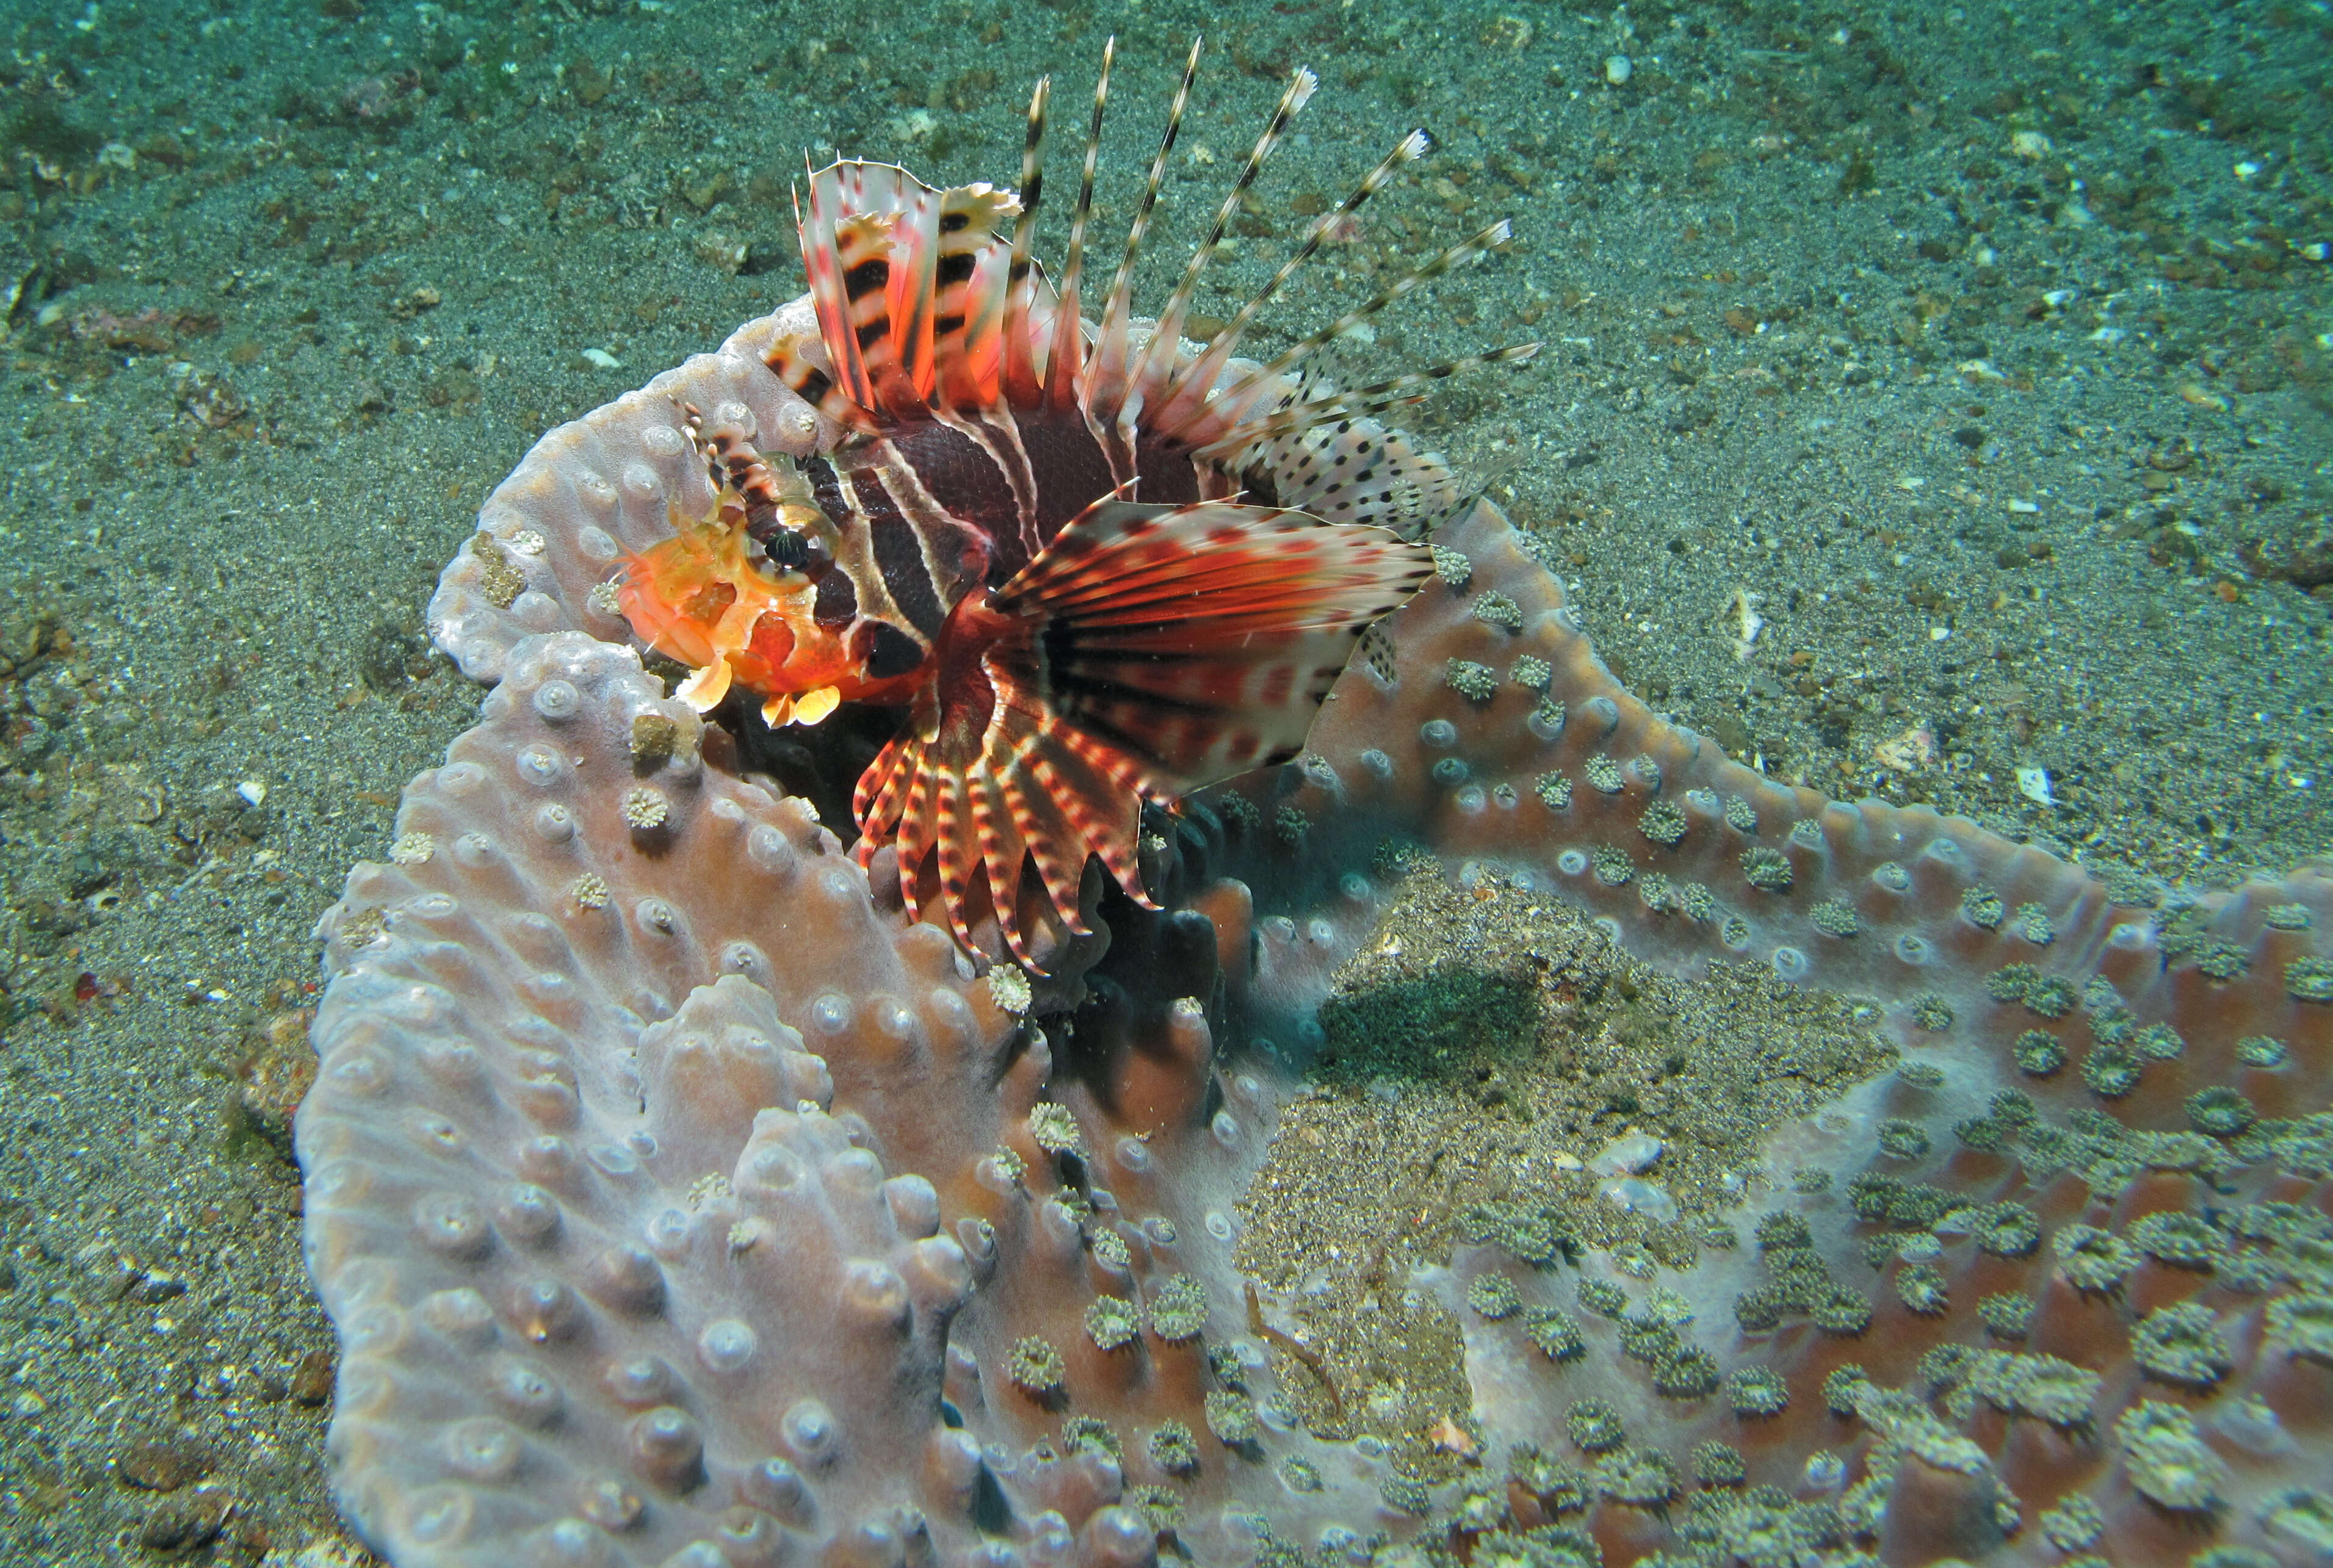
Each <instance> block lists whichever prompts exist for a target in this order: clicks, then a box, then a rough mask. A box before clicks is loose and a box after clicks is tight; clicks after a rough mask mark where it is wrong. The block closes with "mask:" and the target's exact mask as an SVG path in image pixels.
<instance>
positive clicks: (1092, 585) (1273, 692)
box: [855, 500, 1433, 967]
mask: <svg viewBox="0 0 2333 1568" xmlns="http://www.w3.org/2000/svg"><path fill="white" fill-rule="evenodd" d="M1432 570H1433V561H1432V555H1431V553H1430V552H1428V551H1426V549H1424V548H1422V547H1420V546H1416V545H1413V544H1405V543H1404V542H1402V541H1401V540H1399V539H1397V538H1396V537H1395V536H1394V535H1393V534H1388V533H1387V532H1385V531H1384V530H1382V529H1377V528H1360V527H1343V526H1338V525H1335V524H1328V523H1323V522H1321V521H1320V519H1318V518H1315V517H1311V516H1307V515H1304V514H1301V513H1296V512H1289V511H1285V510H1282V509H1279V508H1273V507H1261V506H1242V505H1234V504H1231V503H1228V502H1202V503H1199V504H1197V505H1190V506H1182V507H1169V506H1145V505H1137V504H1135V503H1132V502H1125V501H1115V500H1110V501H1101V502H1098V503H1096V504H1095V505H1092V506H1090V507H1088V508H1087V509H1086V511H1085V512H1084V513H1082V514H1081V515H1080V516H1079V517H1077V518H1076V519H1075V520H1074V521H1073V522H1071V523H1070V524H1068V525H1067V526H1066V527H1064V528H1063V529H1062V530H1061V533H1060V534H1058V535H1056V536H1055V538H1054V540H1053V542H1052V544H1051V545H1049V546H1048V547H1047V548H1046V549H1045V550H1044V552H1043V553H1041V554H1040V555H1039V556H1038V557H1037V558H1036V559H1035V560H1034V561H1032V562H1031V563H1029V564H1028V565H1027V566H1026V567H1025V568H1023V569H1022V572H1020V573H1019V575H1017V576H1016V577H1014V578H1013V581H1012V582H1008V583H1006V584H1005V585H1004V586H1003V588H1001V589H999V590H998V591H997V592H995V593H994V594H993V595H991V596H990V597H989V600H988V602H987V603H986V604H985V605H984V606H980V607H978V608H977V609H976V610H974V611H970V612H967V613H964V614H960V615H959V616H958V617H957V619H956V620H955V621H952V622H951V624H950V627H949V630H948V631H947V632H946V633H944V634H943V643H942V656H943V661H944V664H945V663H946V662H947V661H965V660H973V659H976V660H977V663H978V674H977V678H974V679H967V680H965V681H962V682H958V681H954V680H952V679H951V678H950V676H949V674H948V673H947V671H946V669H943V672H942V675H941V678H940V680H939V683H938V684H939V687H940V688H942V689H980V690H984V691H985V693H986V700H987V707H986V711H985V717H984V719H983V718H982V717H980V716H976V715H949V714H943V715H941V716H940V719H939V722H938V723H937V724H936V725H934V726H923V725H917V724H916V723H914V722H912V721H911V722H910V723H909V725H908V726H907V727H906V728H905V729H904V730H903V731H902V732H901V734H900V735H899V736H898V737H897V738H895V739H894V740H893V741H892V742H891V744H890V745H889V746H888V747H886V748H885V750H884V752H883V755H881V756H879V757H878V758H877V759H876V761H875V764H874V765H872V766H870V767H869V769H868V770H867V773H866V774H865V775H864V776H863V777H862V778H861V779H860V780H859V795H858V799H857V801H856V803H855V809H856V811H857V813H858V816H859V825H860V829H861V832H863V833H864V834H866V835H867V840H868V842H873V843H875V844H877V845H878V846H879V845H881V844H884V843H893V842H896V843H897V844H898V846H899V858H900V866H901V871H902V881H903V883H904V882H907V881H908V880H910V879H911V878H912V877H915V876H917V875H919V874H920V871H921V868H922V863H923V860H924V857H925V856H926V853H929V854H931V855H934V856H936V861H937V865H938V868H939V878H938V882H939V889H940V892H941V895H942V900H943V902H944V903H945V904H946V909H947V916H948V920H949V924H950V926H951V927H952V928H955V930H956V931H957V934H958V936H959V938H966V935H967V933H966V927H967V925H968V921H967V918H966V915H965V910H966V909H968V908H976V907H977V906H978V905H979V904H980V903H981V902H983V901H985V902H986V904H987V905H988V906H989V907H990V908H991V909H993V910H994V913H995V916H996V920H997V925H998V928H999V932H1000V934H1001V935H1002V936H1003V939H1004V941H1005V943H1006V944H1007V945H1008V946H1009V947H1011V948H1012V949H1013V956H1014V957H1017V958H1019V959H1021V961H1022V962H1023V963H1025V964H1031V965H1032V967H1034V962H1033V960H1032V957H1031V956H1030V953H1029V951H1028V947H1027V943H1026V940H1025V938H1024V937H1023V935H1022V928H1023V927H1024V926H1025V924H1026V922H1025V921H1024V920H1022V918H1021V917H1022V909H1021V907H1020V892H1021V886H1022V881H1023V871H1024V868H1026V867H1032V866H1033V868H1034V869H1035V871H1036V873H1037V880H1038V881H1039V882H1041V883H1042V888H1043V893H1044V903H1045V904H1048V905H1050V906H1051V908H1050V911H1046V910H1045V909H1043V908H1042V906H1040V913H1041V914H1042V913H1046V912H1050V914H1051V916H1052V918H1053V919H1055V920H1057V921H1058V922H1059V923H1060V925H1061V928H1063V929H1064V930H1066V931H1069V932H1072V933H1080V932H1082V931H1083V930H1084V929H1085V927H1086V922H1085V921H1084V920H1083V919H1082V918H1081V915H1080V908H1079V893H1080V882H1081V881H1082V880H1083V877H1084V873H1085V866H1086V861H1087V860H1088V859H1089V858H1090V857H1099V859H1100V861H1101V862H1102V865H1103V867H1104V868H1105V869H1106V870H1107V871H1109V875H1110V877H1111V879H1112V880H1114V881H1116V882H1117V884H1118V887H1119V888H1120V889H1121V890H1124V891H1125V892H1126V894H1127V895H1128V897H1129V898H1131V899H1135V900H1136V901H1137V902H1138V903H1141V904H1143V905H1145V906H1146V907H1155V905H1153V904H1152V902H1151V899H1150V898H1149V894H1148V892H1147V889H1146V888H1145V887H1144V885H1143V879H1142V871H1141V864H1140V859H1139V853H1138V851H1139V842H1140V832H1141V822H1142V802H1143V801H1144V800H1145V799H1152V800H1157V799H1165V798H1171V797H1173V796H1176V795H1179V794H1183V793H1185V792H1186V791H1187V790H1190V789H1194V788H1196V787H1198V786H1199V785H1202V784H1209V783H1212V782H1214V781H1215V780H1216V779H1220V778H1225V777H1228V776H1230V775H1231V774H1236V773H1243V772H1245V771H1246V770H1247V769H1249V768H1252V767H1257V766H1263V765H1269V764H1274V763H1280V762H1285V761H1287V760H1288V759H1289V758H1291V757H1292V756H1294V755H1296V754H1297V752H1298V751H1299V750H1300V749H1301V747H1302V746H1303V743H1304V736H1305V732H1306V731H1307V730H1308V729H1309V728H1310V727H1311V722H1312V717H1313V714H1314V713H1315V711H1316V710H1317V709H1318V708H1319V707H1320V700H1321V698H1322V697H1325V696H1326V695H1327V694H1328V690H1329V688H1330V685H1331V684H1333V683H1334V682H1335V680H1336V678H1337V677H1338V675H1339V673H1340V672H1342V670H1343V669H1344V667H1345V663H1346V660H1347V659H1349V658H1350V656H1351V654H1352V651H1353V648H1354V646H1355V644H1356V643H1357V641H1358V640H1359V637H1360V634H1361V633H1362V632H1363V631H1364V630H1367V629H1368V627H1369V626H1370V625H1371V624H1373V623H1374V622H1375V621H1376V620H1378V617H1380V616H1382V615H1384V614H1386V613H1387V611H1392V610H1394V609H1397V608H1398V607H1399V606H1400V605H1401V604H1402V603H1403V602H1404V601H1406V600H1407V598H1408V597H1409V595H1410V593H1411V592H1413V591H1414V590H1415V589H1416V587H1417V585H1418V584H1419V583H1421V582H1424V581H1425V579H1426V577H1427V576H1428V575H1429V574H1430V573H1431V572H1432ZM956 668H958V669H965V668H966V666H965V665H964V664H962V663H958V664H957V666H956Z"/></svg>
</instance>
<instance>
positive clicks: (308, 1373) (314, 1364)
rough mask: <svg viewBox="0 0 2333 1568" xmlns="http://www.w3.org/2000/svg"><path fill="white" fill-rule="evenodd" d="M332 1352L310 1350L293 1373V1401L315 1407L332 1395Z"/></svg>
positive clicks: (310, 1407)
mask: <svg viewBox="0 0 2333 1568" xmlns="http://www.w3.org/2000/svg"><path fill="white" fill-rule="evenodd" d="M332 1371H333V1367H332V1352H330V1351H324V1350H315V1351H310V1352H308V1353H307V1354H306V1355H304V1356H302V1357H301V1358H300V1365H299V1367H298V1369H297V1370H296V1371H293V1374H292V1402H293V1404H295V1405H305V1406H306V1407H308V1409H315V1408H316V1407H317V1406H319V1405H321V1404H322V1403H323V1402H324V1401H325V1400H329V1399H331V1397H332Z"/></svg>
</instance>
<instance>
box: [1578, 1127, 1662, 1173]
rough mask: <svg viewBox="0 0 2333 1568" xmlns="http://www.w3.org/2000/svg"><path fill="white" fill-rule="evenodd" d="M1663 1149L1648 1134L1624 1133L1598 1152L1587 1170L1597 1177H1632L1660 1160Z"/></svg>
mask: <svg viewBox="0 0 2333 1568" xmlns="http://www.w3.org/2000/svg"><path fill="white" fill-rule="evenodd" d="M1665 1147H1666V1146H1665V1145H1664V1144H1663V1143H1662V1142H1661V1140H1659V1139H1657V1138H1655V1137H1654V1136H1652V1135H1651V1134H1650V1133H1647V1132H1636V1131H1629V1132H1626V1133H1623V1134H1622V1135H1621V1136H1619V1137H1618V1138H1616V1139H1614V1140H1612V1141H1611V1142H1609V1143H1608V1144H1606V1145H1605V1146H1604V1147H1603V1148H1602V1149H1601V1150H1598V1151H1597V1155H1596V1158H1595V1159H1591V1160H1589V1162H1588V1169H1589V1170H1591V1171H1593V1172H1595V1173H1596V1174H1597V1175H1598V1176H1633V1175H1635V1174H1636V1173H1637V1172H1638V1171H1640V1170H1644V1169H1648V1168H1649V1167H1651V1165H1652V1164H1653V1162H1654V1161H1655V1160H1657V1159H1660V1157H1661V1152H1662V1150H1663V1149H1664V1148H1665Z"/></svg>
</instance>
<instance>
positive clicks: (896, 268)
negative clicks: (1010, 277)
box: [772, 162, 1020, 428]
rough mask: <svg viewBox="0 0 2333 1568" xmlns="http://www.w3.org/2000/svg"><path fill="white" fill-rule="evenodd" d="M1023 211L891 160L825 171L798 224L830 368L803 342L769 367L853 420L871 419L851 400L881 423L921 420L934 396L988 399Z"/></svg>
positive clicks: (967, 403) (997, 194) (997, 375)
mask: <svg viewBox="0 0 2333 1568" xmlns="http://www.w3.org/2000/svg"><path fill="white" fill-rule="evenodd" d="M1019 212H1020V204H1019V202H1018V201H1017V200H1016V199H1015V198H1014V197H1013V196H1012V195H1011V194H1010V193H1009V192H1005V191H1000V190H997V189H995V188H994V187H992V186H988V185H967V186H958V187H956V188H954V189H951V190H945V191H942V190H935V189H933V188H931V187H930V186H927V185H926V184H924V183H923V182H922V181H921V180H919V179H917V178H915V177H914V176H912V175H910V174H908V173H907V172H906V171H905V170H904V169H900V168H894V167H893V166H891V165H890V164H887V163H859V162H843V163H837V164H834V165H831V166H830V167H829V168H823V169H821V170H819V171H818V172H817V173H816V174H813V175H812V176H811V178H810V214H809V216H808V217H807V218H802V219H799V220H798V226H799V229H800V233H801V239H802V261H803V265H804V269H805V270H806V271H807V273H808V274H809V276H810V284H811V299H812V302H813V303H814V304H815V307H816V309H817V313H818V325H819V339H820V342H821V347H822V348H823V350H824V351H825V355H826V359H827V361H828V365H827V367H826V368H825V369H824V370H820V369H819V368H817V367H814V366H810V365H808V364H807V361H805V360H803V358H802V355H801V353H800V351H798V350H794V351H787V350H781V351H780V352H779V353H778V354H775V355H773V359H772V368H773V369H774V370H777V371H778V374H779V375H780V376H781V377H782V379H784V380H786V382H787V384H788V385H790V386H792V387H793V388H794V390H796V391H798V392H801V393H802V396H803V397H804V398H805V399H809V400H810V401H811V402H812V403H814V404H818V405H819V406H820V407H821V409H822V410H823V411H826V412H828V413H829V414H830V417H835V418H840V420H841V422H842V423H845V424H849V425H852V426H854V427H860V428H863V427H864V425H865V424H866V423H867V422H868V421H867V420H866V419H865V418H853V417H851V416H850V412H849V407H850V406H855V407H856V408H857V409H861V410H864V411H865V413H866V414H868V415H871V416H873V417H874V418H875V420H876V421H878V422H879V421H882V420H889V419H903V418H917V417H919V416H922V415H924V414H926V413H927V412H928V410H929V409H930V408H931V407H932V406H933V405H934V404H935V403H938V404H939V405H941V406H943V407H955V408H964V409H978V408H985V407H988V406H990V405H991V404H993V403H994V401H995V400H996V399H997V398H998V396H999V395H1000V390H1001V380H1002V373H1003V325H1004V306H1005V293H1006V286H1007V274H1008V273H1009V270H1010V268H1011V264H1012V251H1011V249H1010V247H1009V245H1008V244H1007V243H1006V240H1005V238H1004V235H1005V233H1006V231H1007V229H1008V227H1009V226H1010V225H1011V222H1012V220H1013V218H1014V217H1016V216H1018V215H1019ZM781 357H785V358H787V359H789V360H790V361H791V363H789V364H781V363H779V362H778V361H779V359H780V358H781ZM821 375H824V376H825V377H826V378H827V379H828V380H829V381H830V387H831V390H832V391H833V392H837V393H840V396H841V398H842V399H843V400H844V403H845V405H846V408H845V409H844V410H843V411H842V412H841V413H840V414H838V413H837V412H836V411H835V410H834V409H830V408H829V407H828V406H827V405H828V399H827V398H826V397H825V394H826V393H827V392H828V391H829V388H828V387H827V386H822V385H821V384H820V382H819V380H818V378H819V376H821ZM813 391H817V392H819V393H820V394H821V396H819V397H812V396H811V393H812V392H813Z"/></svg>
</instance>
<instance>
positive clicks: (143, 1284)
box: [133, 1269, 187, 1306]
mask: <svg viewBox="0 0 2333 1568" xmlns="http://www.w3.org/2000/svg"><path fill="white" fill-rule="evenodd" d="M133 1294H135V1295H136V1296H137V1297H138V1299H139V1301H141V1302H143V1303H145V1304H146V1305H148V1306H159V1305H161V1304H162V1303H164V1302H166V1301H176V1300H177V1299H178V1297H180V1296H182V1295H184V1294H187V1282H186V1281H185V1280H182V1279H180V1278H179V1277H178V1275H174V1274H169V1273H167V1272H165V1271H163V1270H160V1269H157V1270H155V1271H153V1272H152V1273H150V1274H149V1275H146V1276H145V1277H144V1278H143V1279H141V1280H139V1282H138V1284H137V1286H136V1288H135V1290H134V1292H133Z"/></svg>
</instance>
